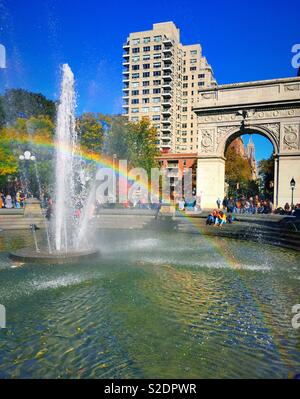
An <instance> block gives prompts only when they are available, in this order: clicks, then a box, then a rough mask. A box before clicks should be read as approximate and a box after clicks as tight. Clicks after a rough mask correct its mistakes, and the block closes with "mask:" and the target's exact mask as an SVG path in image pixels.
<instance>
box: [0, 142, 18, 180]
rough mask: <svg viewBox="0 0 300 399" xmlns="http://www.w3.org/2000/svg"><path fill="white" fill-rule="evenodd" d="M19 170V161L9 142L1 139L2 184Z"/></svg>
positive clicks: (0, 168) (0, 176)
mask: <svg viewBox="0 0 300 399" xmlns="http://www.w3.org/2000/svg"><path fill="white" fill-rule="evenodd" d="M17 170H18V163H17V161H16V158H15V156H14V154H13V153H12V151H11V148H10V146H9V143H7V142H5V141H3V140H0V185H1V187H3V186H4V185H5V183H6V181H7V178H8V177H9V176H10V175H14V174H15V173H16V172H17Z"/></svg>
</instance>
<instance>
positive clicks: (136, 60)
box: [132, 55, 140, 62]
mask: <svg viewBox="0 0 300 399" xmlns="http://www.w3.org/2000/svg"><path fill="white" fill-rule="evenodd" d="M139 60H140V56H139V55H136V56H134V57H132V62H139Z"/></svg>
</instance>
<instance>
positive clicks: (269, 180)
mask: <svg viewBox="0 0 300 399" xmlns="http://www.w3.org/2000/svg"><path fill="white" fill-rule="evenodd" d="M274 163H275V161H274V156H273V155H271V156H270V158H268V159H262V160H261V161H259V164H258V167H259V175H260V178H261V179H262V185H263V191H264V194H265V195H266V196H267V197H270V196H272V194H273V185H274Z"/></svg>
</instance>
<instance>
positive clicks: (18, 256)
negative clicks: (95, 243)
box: [9, 247, 100, 264]
mask: <svg viewBox="0 0 300 399" xmlns="http://www.w3.org/2000/svg"><path fill="white" fill-rule="evenodd" d="M99 256H100V251H99V250H97V249H90V250H84V251H71V252H68V253H52V254H50V253H49V252H48V250H46V249H45V248H41V250H40V252H35V250H33V248H29V247H28V248H22V249H20V250H17V251H13V252H10V254H9V257H10V258H11V259H13V260H17V261H19V262H26V263H49V264H63V263H78V262H80V261H82V260H89V259H96V258H97V257H99Z"/></svg>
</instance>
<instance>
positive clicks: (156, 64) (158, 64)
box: [153, 62, 161, 68]
mask: <svg viewBox="0 0 300 399" xmlns="http://www.w3.org/2000/svg"><path fill="white" fill-rule="evenodd" d="M160 67H161V63H160V62H154V64H153V68H160Z"/></svg>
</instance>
